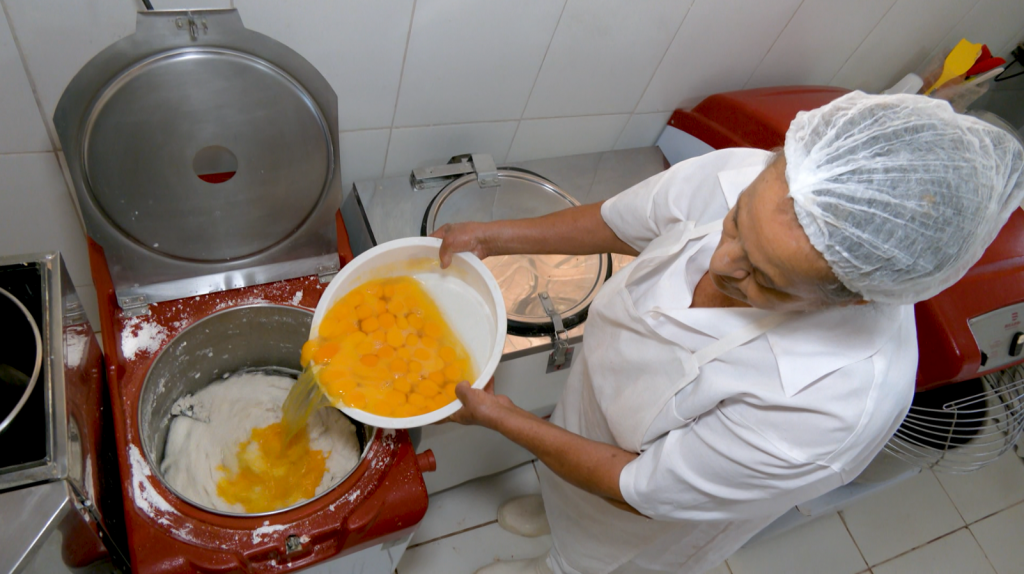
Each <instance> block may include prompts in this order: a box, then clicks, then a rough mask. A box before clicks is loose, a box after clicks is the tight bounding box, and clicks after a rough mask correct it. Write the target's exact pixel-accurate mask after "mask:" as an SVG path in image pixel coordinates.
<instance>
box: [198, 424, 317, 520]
mask: <svg viewBox="0 0 1024 574" xmlns="http://www.w3.org/2000/svg"><path fill="white" fill-rule="evenodd" d="M328 456H330V453H329V452H328V453H327V454H324V452H323V451H321V450H311V449H310V448H309V433H308V432H306V430H305V429H302V431H301V432H297V433H295V434H293V435H292V436H291V438H287V439H286V433H285V428H284V425H283V424H282V423H279V422H278V423H274V424H271V425H268V426H265V427H262V428H257V429H253V431H252V435H251V436H250V438H249V440H247V441H245V442H243V443H241V444H240V445H238V471H237V472H234V473H232V472H231V471H229V470H228V469H226V468H224V467H223V466H222V467H219V470H220V471H221V472H223V473H224V474H225V476H224V478H221V479H220V480H219V481H218V482H217V494H218V495H220V497H221V498H223V499H224V500H225V501H226V502H228V503H230V504H241V505H242V507H243V508H245V511H246V512H248V513H258V512H270V511H272V510H278V509H280V508H285V507H288V506H291V505H293V504H295V503H297V502H300V501H302V500H307V499H310V498H313V496H314V495H315V494H316V487H317V486H319V485H320V481H321V480H322V479H323V476H324V472H326V470H327V457H328Z"/></svg>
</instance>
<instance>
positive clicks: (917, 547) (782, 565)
mask: <svg viewBox="0 0 1024 574" xmlns="http://www.w3.org/2000/svg"><path fill="white" fill-rule="evenodd" d="M539 490H540V484H539V483H538V480H537V474H536V470H535V469H534V466H533V464H532V463H527V464H525V465H522V466H519V467H516V468H514V469H512V470H509V471H507V472H504V473H502V474H498V475H495V476H491V477H487V478H483V479H478V480H475V481H473V482H470V483H466V484H464V485H462V486H459V487H456V488H453V489H451V490H448V491H445V492H442V493H440V494H437V495H435V496H433V497H431V500H430V509H429V510H428V511H427V516H426V518H425V519H424V520H423V523H422V525H421V526H420V529H419V531H418V532H417V533H416V536H415V537H414V538H413V540H412V543H411V544H410V546H409V549H408V550H407V551H406V553H405V556H404V557H403V558H402V562H401V563H400V564H399V565H398V570H397V574H471V573H472V572H473V571H475V570H476V569H477V568H479V567H481V566H484V565H486V564H489V563H491V562H492V561H494V560H498V559H510V558H529V557H532V556H539V555H541V554H543V553H544V552H546V551H547V549H548V548H549V547H550V545H551V539H550V537H547V536H544V537H541V538H534V539H530V538H521V537H518V536H515V535H513V534H510V533H508V532H505V531H504V530H502V529H501V527H500V526H498V524H497V522H496V520H495V513H496V511H497V508H498V505H499V504H500V503H501V502H502V501H504V500H505V499H508V498H511V497H514V496H520V495H523V494H528V493H532V492H539ZM1022 533H1024V462H1022V461H1021V459H1020V458H1018V457H1017V456H1016V455H1015V454H1014V453H1013V452H1009V453H1007V454H1006V455H1004V456H1003V457H1002V458H1000V459H999V461H997V462H996V463H995V464H993V465H991V466H988V467H985V468H983V469H982V470H980V471H977V472H974V473H971V474H967V475H950V474H941V473H933V472H931V471H924V472H922V473H921V474H919V475H917V476H915V477H913V478H910V479H908V480H905V481H903V482H900V483H898V484H896V485H895V486H893V487H891V488H888V489H886V490H883V491H881V492H878V493H876V494H874V495H872V496H870V497H868V498H866V499H863V500H861V501H859V502H857V503H855V504H854V505H853V506H851V507H849V508H846V509H844V510H842V511H841V512H839V513H833V514H831V515H828V516H823V517H821V518H819V519H817V520H815V521H813V522H811V523H809V524H805V525H803V526H800V527H798V528H795V529H793V530H790V531H788V532H785V533H783V534H781V535H779V536H776V537H774V538H769V539H767V540H764V541H760V542H757V543H754V544H751V545H749V546H746V547H744V548H742V549H740V550H739V551H738V552H736V554H734V555H733V556H731V557H730V558H729V559H728V560H727V561H726V562H725V563H723V564H722V565H721V566H719V567H718V568H716V569H715V570H713V571H712V572H711V574H776V573H779V574H783V573H784V574H864V573H871V574H937V573H950V574H975V573H977V574H1020V573H1024V537H1022Z"/></svg>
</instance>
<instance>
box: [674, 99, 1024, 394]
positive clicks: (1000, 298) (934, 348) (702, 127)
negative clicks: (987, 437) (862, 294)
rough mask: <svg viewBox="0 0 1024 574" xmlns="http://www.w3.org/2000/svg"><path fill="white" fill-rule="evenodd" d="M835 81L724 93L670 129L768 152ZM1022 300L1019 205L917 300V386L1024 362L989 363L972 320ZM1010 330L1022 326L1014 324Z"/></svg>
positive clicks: (1022, 217)
mask: <svg viewBox="0 0 1024 574" xmlns="http://www.w3.org/2000/svg"><path fill="white" fill-rule="evenodd" d="M848 92H849V90H845V89H843V88H835V87H830V86H781V87H774V88H759V89H755V90H742V91H737V92H724V93H721V94H715V95H713V96H709V97H707V98H705V99H704V100H703V101H702V102H700V103H699V104H697V106H695V107H694V108H693V109H692V110H690V111H685V110H676V111H675V113H673V114H672V117H671V118H670V119H669V122H668V125H669V126H670V127H673V128H676V129H679V130H681V131H683V132H686V133H687V134H689V135H691V136H693V137H695V138H697V139H699V140H701V141H703V142H704V143H706V144H708V145H709V146H711V147H713V148H715V149H723V148H729V147H753V148H760V149H766V150H770V149H773V148H776V147H779V146H782V145H783V143H785V138H786V131H787V130H788V129H789V124H790V122H792V121H793V118H794V117H796V114H797V113H798V112H801V111H806V110H812V109H815V108H818V107H820V106H823V105H825V104H827V103H829V102H831V101H832V100H834V99H836V98H838V97H840V96H842V95H843V94H846V93H848ZM1021 302H1024V213H1021V211H1020V210H1017V211H1014V213H1013V215H1012V216H1011V217H1010V219H1009V221H1008V222H1007V223H1006V225H1005V226H1004V227H1003V229H1002V231H1000V233H999V235H998V236H996V239H995V240H994V241H993V242H992V244H991V245H990V246H989V248H988V250H986V251H985V254H984V255H983V256H982V258H981V260H979V261H978V263H977V264H975V266H974V267H972V268H971V269H970V270H969V271H968V272H967V274H966V275H965V276H964V277H963V278H962V279H961V280H960V281H958V282H957V283H956V284H955V285H953V286H952V287H950V288H949V289H946V290H945V291H943V292H942V293H939V294H938V295H936V296H935V297H933V298H931V299H929V300H927V301H922V302H920V303H918V304H916V305H915V306H914V314H915V318H916V321H917V345H918V356H919V359H918V367H917V390H918V391H924V390H928V389H932V388H936V387H940V386H943V385H946V384H949V383H955V382H959V381H964V380H967V379H973V378H977V377H980V376H982V375H985V374H988V373H991V372H995V371H997V370H1000V369H1004V368H1006V367H1009V366H1011V365H1012V364H1017V363H1019V362H1024V354H1021V358H1020V360H1019V361H1016V362H1014V363H1010V364H1002V365H999V366H998V367H996V368H988V369H986V368H985V364H984V363H983V359H984V358H985V357H984V356H983V355H984V354H983V353H982V351H981V349H980V348H979V347H978V343H977V341H976V339H975V337H974V335H973V334H972V332H971V328H970V325H969V323H968V321H969V320H970V319H972V318H974V317H978V316H979V315H983V314H985V313H988V312H991V311H995V310H997V309H1001V308H1003V307H1006V306H1008V305H1014V304H1017V303H1021ZM1006 328H1008V329H1016V330H1019V331H1024V328H1021V327H1020V325H1019V322H1018V325H1016V326H1015V325H1013V324H1012V321H1011V323H1008V324H1007V326H1006Z"/></svg>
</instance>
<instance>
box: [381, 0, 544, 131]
mask: <svg viewBox="0 0 1024 574" xmlns="http://www.w3.org/2000/svg"><path fill="white" fill-rule="evenodd" d="M563 5H564V0H493V1H491V2H477V1H475V0H445V1H440V0H433V1H423V2H419V3H417V5H416V14H415V15H414V17H413V23H412V30H411V32H410V34H409V46H408V51H407V52H408V53H407V54H406V58H405V69H404V70H403V72H402V90H401V93H400V94H399V98H398V111H397V113H396V115H395V125H396V126H401V127H404V126H424V125H430V124H442V123H459V122H483V121H494V120H510V119H518V118H519V117H521V116H522V114H523V109H524V108H525V107H526V102H527V99H528V98H529V97H530V90H531V88H532V87H533V83H534V80H535V79H536V78H537V71H538V70H540V66H541V62H542V61H543V59H544V53H545V51H547V48H548V45H549V44H550V43H551V35H552V32H553V31H554V29H555V26H556V24H557V23H558V18H559V16H560V15H561V12H562V7H563Z"/></svg>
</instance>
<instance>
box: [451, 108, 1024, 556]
mask: <svg viewBox="0 0 1024 574" xmlns="http://www.w3.org/2000/svg"><path fill="white" fill-rule="evenodd" d="M1022 170H1024V150H1022V149H1021V147H1020V144H1019V143H1018V142H1017V141H1016V140H1015V139H1014V138H1013V137H1012V136H1011V135H1009V134H1008V133H1006V132H1003V131H1001V130H999V129H997V128H995V127H992V126H989V125H988V124H985V123H983V122H981V121H978V120H975V119H974V118H970V117H966V116H961V115H958V114H955V113H954V112H953V111H952V109H951V108H950V107H949V106H948V104H946V103H944V102H939V101H936V100H931V99H928V98H924V97H919V96H868V95H865V94H862V93H859V92H854V93H851V94H848V95H846V96H844V97H842V98H839V99H838V100H836V101H834V102H832V103H830V104H828V105H826V106H824V107H822V108H820V109H817V110H814V111H812V112H808V113H800V114H798V115H797V117H796V119H795V120H794V121H793V123H792V125H791V126H790V129H789V131H788V132H787V134H786V142H785V147H784V149H783V151H782V153H776V154H771V153H768V152H763V151H759V150H750V149H729V150H722V151H718V152H713V153H710V154H707V155H705V156H702V157H699V158H695V159H692V160H689V161H686V162H683V163H680V164H678V165H676V166H674V167H672V168H671V169H669V170H668V171H666V172H664V173H662V174H659V175H657V176H655V177H652V178H650V179H648V180H647V181H644V182H642V183H640V184H638V185H637V186H635V187H633V188H631V189H629V190H627V191H625V192H623V193H621V194H619V195H618V196H616V197H614V198H612V199H611V200H609V201H607V202H605V203H604V204H598V205H587V206H582V207H578V208H573V209H568V210H565V211H562V212H558V213H554V214H551V215H548V216H545V217H541V218H536V219H526V220H517V221H498V222H492V223H487V224H481V223H462V224H454V225H449V226H445V227H444V228H442V229H440V230H439V231H438V233H436V236H438V237H442V238H443V240H444V241H443V244H442V247H441V262H442V265H444V266H446V265H447V264H448V263H449V262H450V259H451V254H452V253H454V252H458V251H471V252H473V253H475V254H476V255H477V256H479V257H481V258H482V257H487V256H489V255H498V254H510V253H569V254H588V253H604V252H612V253H623V254H629V255H637V256H638V257H637V259H636V260H635V261H634V262H633V263H632V264H630V265H629V266H627V267H626V268H624V269H623V270H621V271H620V272H619V273H617V274H615V275H614V276H613V277H612V278H611V279H610V280H609V281H608V282H607V283H606V284H605V286H604V287H603V288H602V290H601V293H600V294H599V295H598V297H597V298H596V299H595V301H594V303H593V305H592V306H591V310H590V318H589V319H588V321H587V332H586V337H585V338H584V343H583V347H582V356H581V357H580V358H578V359H577V361H576V362H575V363H574V364H573V367H572V370H571V372H570V375H569V380H568V382H567V384H566V388H565V391H564V393H563V395H562V398H561V400H560V401H559V404H558V406H557V407H556V409H555V412H554V414H553V415H552V417H551V422H550V423H548V422H546V421H544V420H542V419H539V418H537V417H535V416H533V415H531V414H530V413H528V412H526V411H523V410H521V409H519V408H517V407H516V406H515V405H513V404H512V403H511V402H510V401H509V400H508V398H507V397H502V396H494V395H493V392H492V391H490V389H488V390H486V391H483V390H475V389H472V388H469V386H468V385H465V384H463V385H460V386H459V388H458V389H457V394H458V396H459V399H460V400H461V401H462V403H463V405H464V408H463V409H462V410H460V411H459V412H458V413H456V415H455V416H454V417H453V418H454V420H455V421H456V422H460V423H462V424H477V425H482V426H485V427H488V428H491V429H494V430H496V431H498V432H500V433H502V434H504V435H505V436H507V437H508V438H509V439H511V440H513V441H515V442H516V443H518V444H520V445H522V446H524V447H525V448H527V449H529V450H530V451H531V452H533V453H534V454H535V455H536V456H537V457H538V458H539V459H540V461H541V462H542V463H543V464H542V465H541V466H540V478H541V492H542V495H543V506H540V505H539V504H532V503H531V501H530V500H529V499H527V500H520V501H514V502H512V503H511V504H508V505H505V506H504V507H503V508H502V510H501V511H500V514H501V516H500V519H501V522H502V524H503V525H506V526H507V527H508V528H509V529H511V530H513V531H517V532H521V533H524V534H529V535H536V534H538V533H539V532H542V531H544V530H543V528H544V523H545V520H544V518H545V517H544V512H545V510H546V518H547V522H549V523H550V529H551V534H552V538H553V541H554V548H553V549H552V550H551V552H550V554H548V555H546V556H542V557H538V558H536V559H533V560H526V561H518V562H506V563H497V564H494V565H492V566H488V567H486V568H484V569H482V570H481V572H488V573H498V572H544V573H547V572H558V573H572V574H591V573H606V572H622V573H626V572H628V573H644V572H694V573H699V572H704V571H706V570H708V569H710V568H712V567H714V566H716V565H717V564H719V563H721V562H722V560H724V559H725V558H726V557H728V556H729V555H730V554H732V553H733V552H734V551H735V550H736V549H738V548H739V547H740V546H741V545H742V544H743V543H744V542H746V541H747V540H748V539H749V538H750V537H751V536H753V535H754V534H755V533H757V532H758V531H759V530H760V529H761V528H763V527H764V526H766V525H768V524H769V523H771V522H772V521H773V520H774V519H775V518H777V517H778V516H780V515H781V514H782V513H784V512H785V511H786V510H788V509H789V508H791V507H792V506H793V505H794V504H797V503H800V502H803V501H806V500H809V499H812V498H814V497H816V496H819V495H821V494H824V493H825V492H828V491H830V490H832V489H834V488H836V487H838V486H840V485H842V484H845V483H847V482H849V481H850V480H852V479H853V478H855V477H856V476H857V475H858V474H859V473H860V472H861V471H862V470H863V469H864V468H865V466H867V464H868V462H869V461H870V460H871V459H872V458H873V457H874V456H875V454H877V453H878V451H879V450H880V449H881V448H882V447H883V445H884V444H885V442H886V441H887V440H888V438H889V437H890V436H891V435H892V434H893V432H895V430H896V428H897V427H898V426H899V424H900V422H901V421H902V419H903V416H904V415H905V413H906V411H907V409H908V408H909V405H910V402H911V397H912V395H913V391H914V377H915V373H916V367H917V345H916V333H915V325H914V314H913V306H912V303H914V302H916V301H920V300H924V299H927V298H929V297H931V296H933V295H935V294H937V293H938V292H940V291H942V290H943V289H945V288H946V287H949V286H950V285H952V284H953V283H955V282H956V281H957V280H958V279H959V278H960V277H962V276H963V274H964V273H965V272H966V271H967V270H968V269H969V268H970V267H971V266H972V265H973V264H974V263H975V262H976V261H977V260H978V258H979V257H980V256H981V254H982V252H983V251H984V249H985V247H986V246H987V245H988V244H989V243H990V242H991V241H992V239H993V238H994V237H995V235H996V233H997V232H998V231H999V229H1000V228H1001V227H1002V225H1003V224H1004V223H1005V222H1006V220H1007V218H1008V217H1009V214H1010V213H1011V211H1012V210H1013V209H1015V208H1016V207H1017V206H1019V205H1020V202H1021V199H1022V196H1024V175H1022ZM530 524H534V525H540V526H539V528H538V527H531V526H530ZM531 529H532V530H533V531H532V532H530V531H529V530H531Z"/></svg>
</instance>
